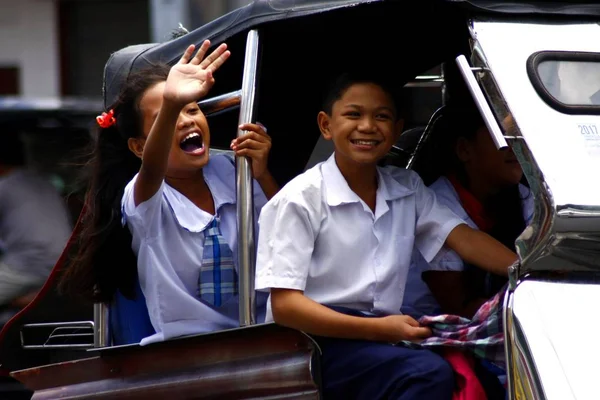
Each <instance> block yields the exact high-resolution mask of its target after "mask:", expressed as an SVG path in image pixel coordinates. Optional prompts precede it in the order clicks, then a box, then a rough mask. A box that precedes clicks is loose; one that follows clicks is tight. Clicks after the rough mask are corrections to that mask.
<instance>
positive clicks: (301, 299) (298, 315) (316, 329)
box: [271, 288, 431, 343]
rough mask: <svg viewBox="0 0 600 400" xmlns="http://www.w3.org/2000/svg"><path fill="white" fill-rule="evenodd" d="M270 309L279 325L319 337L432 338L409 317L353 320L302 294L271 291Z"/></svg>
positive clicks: (415, 339)
mask: <svg viewBox="0 0 600 400" xmlns="http://www.w3.org/2000/svg"><path fill="white" fill-rule="evenodd" d="M271 309H272V311H273V318H274V319H275V322H276V323H278V324H280V325H284V326H287V327H290V328H293V329H298V330H301V331H303V332H306V333H309V334H312V335H317V336H327V337H335V338H342V339H359V340H369V341H380V342H389V343H397V342H399V341H401V340H410V341H418V340H421V339H424V338H427V337H429V336H431V331H430V329H429V328H425V327H421V326H419V323H418V322H417V321H415V320H414V319H413V318H411V317H409V316H407V315H391V316H388V317H382V318H367V317H364V318H363V317H354V316H350V315H346V314H342V313H339V312H337V311H334V310H332V309H330V308H328V307H325V306H323V305H321V304H319V303H317V302H315V301H313V300H311V299H310V298H308V297H306V296H304V293H303V292H302V291H300V290H292V289H275V288H273V289H271Z"/></svg>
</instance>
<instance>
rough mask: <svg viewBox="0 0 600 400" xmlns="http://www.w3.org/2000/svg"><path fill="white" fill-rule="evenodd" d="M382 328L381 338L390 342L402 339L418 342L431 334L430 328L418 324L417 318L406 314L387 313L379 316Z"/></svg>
mask: <svg viewBox="0 0 600 400" xmlns="http://www.w3.org/2000/svg"><path fill="white" fill-rule="evenodd" d="M379 320H380V321H381V328H382V331H381V333H382V335H383V337H382V339H383V340H384V341H386V342H390V343H398V342H400V341H402V340H408V341H410V342H420V341H421V340H423V339H427V338H428V337H430V336H431V329H429V328H426V327H423V326H421V325H419V323H418V322H417V320H415V319H414V318H412V317H410V316H408V315H389V316H387V317H383V318H379Z"/></svg>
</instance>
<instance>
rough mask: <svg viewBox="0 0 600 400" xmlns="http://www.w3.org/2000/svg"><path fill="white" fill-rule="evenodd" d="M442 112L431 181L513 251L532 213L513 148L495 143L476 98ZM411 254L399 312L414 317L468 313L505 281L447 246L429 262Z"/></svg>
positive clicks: (443, 197)
mask: <svg viewBox="0 0 600 400" xmlns="http://www.w3.org/2000/svg"><path fill="white" fill-rule="evenodd" d="M444 118H445V126H444V129H443V135H440V137H439V138H438V139H440V143H438V145H437V149H438V153H439V154H437V156H436V157H435V159H438V160H440V163H439V165H443V166H445V167H446V168H445V169H444V170H443V171H442V177H440V178H439V179H438V180H437V181H435V182H434V183H433V184H432V185H431V186H430V187H431V188H432V189H433V191H434V192H435V193H436V195H437V198H438V200H439V201H440V202H441V203H443V204H445V205H446V206H448V207H449V208H450V209H451V210H452V211H453V212H454V213H455V214H457V215H458V216H459V217H461V218H462V219H463V220H465V221H466V222H467V223H468V224H469V226H471V227H472V228H475V229H480V230H482V231H484V232H486V233H489V234H490V235H491V236H492V237H494V238H495V239H497V240H498V241H500V242H501V243H502V244H504V245H505V246H506V247H508V248H509V249H511V250H513V251H515V240H516V238H517V236H519V235H520V234H521V232H523V230H524V229H525V226H526V222H528V221H529V220H530V219H531V217H532V214H533V197H532V196H531V194H530V193H529V189H528V188H527V187H525V186H523V185H521V184H520V182H521V179H522V177H523V171H522V170H521V166H520V165H519V162H518V161H517V159H516V157H515V155H514V154H513V152H512V150H511V149H506V150H497V149H496V147H495V145H494V142H493V141H492V138H491V136H490V133H489V132H488V130H487V128H486V126H485V123H484V121H483V120H482V118H481V116H480V114H479V112H478V111H477V109H476V108H475V105H474V104H471V105H470V107H468V108H464V107H460V106H456V105H450V106H448V108H447V110H446V113H445V117H444ZM434 140H435V139H434ZM413 258H414V259H413V266H412V268H411V271H410V276H409V284H408V285H407V292H406V295H405V299H404V302H403V312H405V313H407V314H410V315H412V316H414V317H417V318H418V317H420V316H422V315H424V314H426V315H437V314H440V313H448V314H456V315H461V316H464V317H467V318H471V317H473V315H474V314H475V312H476V311H477V310H478V309H479V307H480V306H481V305H482V304H483V303H484V302H485V301H487V300H489V299H490V298H491V297H493V296H494V295H495V294H496V293H497V292H498V291H499V290H500V289H502V287H503V286H504V285H505V284H506V282H507V277H506V276H500V275H496V274H492V273H490V272H487V271H484V270H483V269H481V268H477V267H475V266H472V265H468V264H465V263H464V262H463V261H462V260H461V259H460V257H458V255H457V254H456V253H455V252H453V251H451V250H448V249H443V250H442V251H441V252H440V253H439V254H438V256H437V257H436V258H435V259H434V260H433V261H432V262H431V263H427V262H426V261H425V260H424V259H423V258H422V257H419V255H418V254H415V255H413ZM421 278H422V279H423V280H421Z"/></svg>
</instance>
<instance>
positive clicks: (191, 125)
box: [139, 82, 210, 178]
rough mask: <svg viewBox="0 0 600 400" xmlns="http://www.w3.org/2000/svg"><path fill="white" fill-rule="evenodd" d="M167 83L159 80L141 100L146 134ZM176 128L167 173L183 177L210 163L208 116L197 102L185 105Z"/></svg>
mask: <svg viewBox="0 0 600 400" xmlns="http://www.w3.org/2000/svg"><path fill="white" fill-rule="evenodd" d="M164 87H165V82H160V83H157V84H156V85H154V86H152V87H151V88H150V89H148V90H147V91H146V93H144V95H143V96H142V98H141V100H140V106H139V107H140V113H141V117H142V130H143V134H144V138H146V137H148V134H149V133H150V129H151V128H152V125H153V124H154V121H155V120H156V116H157V115H158V112H159V111H160V108H161V106H162V102H163V90H164ZM174 129H175V132H174V134H173V142H172V144H171V151H170V153H169V160H168V164H167V176H168V177H178V178H183V177H186V176H188V175H190V174H194V173H196V172H197V171H198V170H199V169H200V168H202V167H204V166H205V165H206V164H207V163H208V157H209V156H208V150H209V148H210V131H209V129H208V122H207V121H206V117H205V116H204V114H203V113H202V111H200V108H199V107H198V104H196V103H195V102H192V103H190V104H187V105H186V106H184V107H183V108H182V110H181V112H180V113H179V117H178V118H177V123H176V125H175V127H174Z"/></svg>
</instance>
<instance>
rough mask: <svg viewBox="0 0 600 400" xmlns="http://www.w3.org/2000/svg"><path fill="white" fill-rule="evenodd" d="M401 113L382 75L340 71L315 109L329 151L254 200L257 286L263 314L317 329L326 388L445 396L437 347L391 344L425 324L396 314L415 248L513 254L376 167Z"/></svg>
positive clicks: (482, 259) (419, 332)
mask: <svg viewBox="0 0 600 400" xmlns="http://www.w3.org/2000/svg"><path fill="white" fill-rule="evenodd" d="M402 123H403V121H402V120H401V118H400V117H399V110H398V108H397V102H395V101H394V98H393V95H392V92H391V91H390V90H388V89H387V86H386V85H385V84H384V83H378V82H377V81H376V80H375V79H372V78H370V77H362V76H358V75H350V74H347V75H343V76H341V77H340V78H339V79H338V80H337V81H336V82H335V83H334V85H333V86H332V88H331V89H330V90H329V92H328V95H327V97H326V99H325V103H324V108H323V111H321V112H320V113H319V115H318V124H319V128H320V130H321V133H322V135H323V137H324V138H325V139H327V140H332V141H333V143H334V148H335V151H334V154H333V155H332V156H331V157H330V158H329V160H327V161H326V162H324V163H321V164H319V165H317V166H315V167H314V168H312V169H310V170H308V171H306V172H305V173H304V174H301V175H300V176H298V177H296V178H295V179H293V180H292V181H290V182H289V183H288V184H287V186H286V187H284V188H283V189H282V190H281V191H280V192H279V193H278V194H277V195H276V196H275V197H273V198H272V199H271V201H269V203H267V205H266V206H265V207H264V208H263V210H262V212H261V216H260V220H259V223H260V226H261V234H260V236H259V241H258V256H257V257H258V258H257V273H256V289H258V290H270V292H271V295H270V303H269V306H268V309H267V320H274V321H275V322H277V323H279V324H281V325H285V326H288V327H291V328H294V329H298V330H302V331H305V332H307V333H309V334H312V335H316V336H317V338H316V339H317V341H318V342H319V344H320V346H321V349H322V353H323V354H322V370H323V389H324V394H325V397H326V398H339V399H349V398H360V399H381V398H386V399H450V398H451V397H452V391H453V386H454V380H453V373H452V370H451V368H450V367H449V366H448V364H446V363H445V362H444V360H443V359H442V358H441V357H439V356H438V355H436V354H435V353H432V352H430V351H427V350H414V349H407V348H405V347H401V346H393V345H392V344H391V343H397V342H399V341H402V340H410V341H418V340H420V339H423V338H426V337H428V336H429V335H430V334H431V332H430V331H429V329H428V328H425V327H420V326H419V324H418V323H417V321H415V320H414V319H412V318H411V317H409V316H404V315H398V314H399V310H400V306H401V303H402V297H403V292H404V287H405V283H406V276H407V272H408V267H409V264H410V258H411V252H412V248H413V246H416V247H417V248H418V249H419V251H420V252H421V253H422V254H423V256H424V257H425V259H427V260H430V259H432V258H433V257H434V256H435V255H436V254H437V252H438V251H439V250H440V248H441V247H442V246H443V245H444V244H446V245H447V246H448V247H450V248H451V249H453V250H455V251H456V252H457V253H458V254H459V255H460V256H461V257H462V258H463V259H465V260H469V262H472V263H473V264H476V265H481V266H483V267H484V268H486V269H488V270H494V271H504V275H506V270H507V267H508V266H509V265H510V264H512V263H513V262H514V261H515V259H516V255H515V254H514V253H513V252H511V251H510V250H508V249H506V248H505V247H504V246H502V245H501V244H499V243H498V242H496V241H495V240H493V239H491V237H489V236H487V235H486V234H484V233H481V232H478V231H475V230H472V229H471V228H469V227H468V226H467V225H465V224H464V222H463V221H462V220H460V219H459V218H458V217H456V216H455V215H454V214H453V213H452V212H451V211H450V210H448V209H447V208H445V207H442V206H440V205H438V203H437V201H436V199H435V195H434V194H433V192H432V191H431V190H429V189H428V188H426V187H425V186H424V185H423V182H422V181H421V179H420V178H419V177H418V175H417V174H416V173H414V172H412V171H408V170H402V169H398V168H393V167H387V168H379V167H377V163H378V162H379V161H380V160H381V159H382V157H384V156H385V155H386V154H387V152H388V151H389V150H390V148H391V146H392V145H393V144H394V143H395V141H396V140H397V139H398V136H399V135H400V132H401V130H402Z"/></svg>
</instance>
